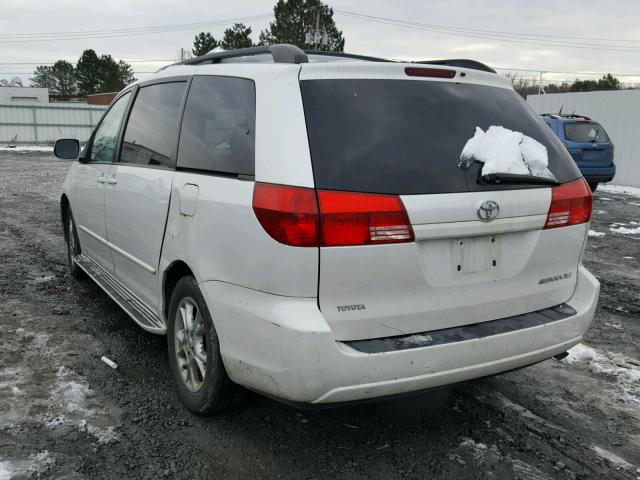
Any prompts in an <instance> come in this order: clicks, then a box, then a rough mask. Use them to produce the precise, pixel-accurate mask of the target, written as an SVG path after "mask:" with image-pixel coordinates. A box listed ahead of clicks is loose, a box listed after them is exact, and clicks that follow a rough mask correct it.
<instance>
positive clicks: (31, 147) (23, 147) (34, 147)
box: [0, 145, 53, 153]
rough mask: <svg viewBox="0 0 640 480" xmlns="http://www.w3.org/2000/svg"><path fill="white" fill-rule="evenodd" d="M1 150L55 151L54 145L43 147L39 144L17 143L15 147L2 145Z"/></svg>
mask: <svg viewBox="0 0 640 480" xmlns="http://www.w3.org/2000/svg"><path fill="white" fill-rule="evenodd" d="M0 152H13V153H15V152H21V153H27V152H47V153H53V147H43V146H38V145H16V146H15V147H7V146H2V147H0Z"/></svg>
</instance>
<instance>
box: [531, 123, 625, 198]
mask: <svg viewBox="0 0 640 480" xmlns="http://www.w3.org/2000/svg"><path fill="white" fill-rule="evenodd" d="M541 116H542V118H543V119H544V121H545V122H546V123H547V125H549V127H550V128H551V130H553V133H555V134H556V135H557V136H558V138H559V139H560V141H561V142H562V143H563V145H564V146H565V148H566V149H567V150H568V151H569V153H570V154H571V156H572V157H573V160H574V161H575V162H576V164H577V165H578V168H579V169H580V171H581V172H582V175H583V176H584V178H585V180H586V181H587V183H588V184H589V186H590V187H591V190H592V191H595V189H596V188H597V187H598V183H600V182H609V181H611V180H612V179H613V177H614V176H615V174H616V166H615V164H614V163H613V143H611V139H610V138H609V135H607V132H606V131H605V130H604V128H603V127H602V125H600V124H599V123H597V122H594V121H593V120H591V119H590V118H589V117H585V116H582V115H562V114H552V113H543V114H542V115H541Z"/></svg>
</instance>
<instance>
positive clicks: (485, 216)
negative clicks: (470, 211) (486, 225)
mask: <svg viewBox="0 0 640 480" xmlns="http://www.w3.org/2000/svg"><path fill="white" fill-rule="evenodd" d="M498 213H500V205H498V204H497V203H496V202H494V201H493V200H487V201H486V202H482V204H480V206H479V207H478V218H479V219H480V220H482V221H483V222H490V221H491V220H493V219H495V218H496V217H497V216H498Z"/></svg>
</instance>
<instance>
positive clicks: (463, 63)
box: [413, 58, 497, 73]
mask: <svg viewBox="0 0 640 480" xmlns="http://www.w3.org/2000/svg"><path fill="white" fill-rule="evenodd" d="M413 63H427V64H430V65H446V66H448V67H460V68H470V69H472V70H482V71H483V72H489V73H497V72H496V71H495V70H494V69H493V68H491V67H489V66H488V65H485V64H484V63H480V62H477V61H475V60H468V59H466V58H452V59H450V60H422V61H419V62H413Z"/></svg>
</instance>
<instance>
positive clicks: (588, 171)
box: [580, 165, 616, 183]
mask: <svg viewBox="0 0 640 480" xmlns="http://www.w3.org/2000/svg"><path fill="white" fill-rule="evenodd" d="M580 171H581V172H582V176H583V177H584V178H585V180H587V182H589V183H600V182H610V181H611V180H613V177H615V175H616V167H615V165H610V166H608V167H580Z"/></svg>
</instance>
